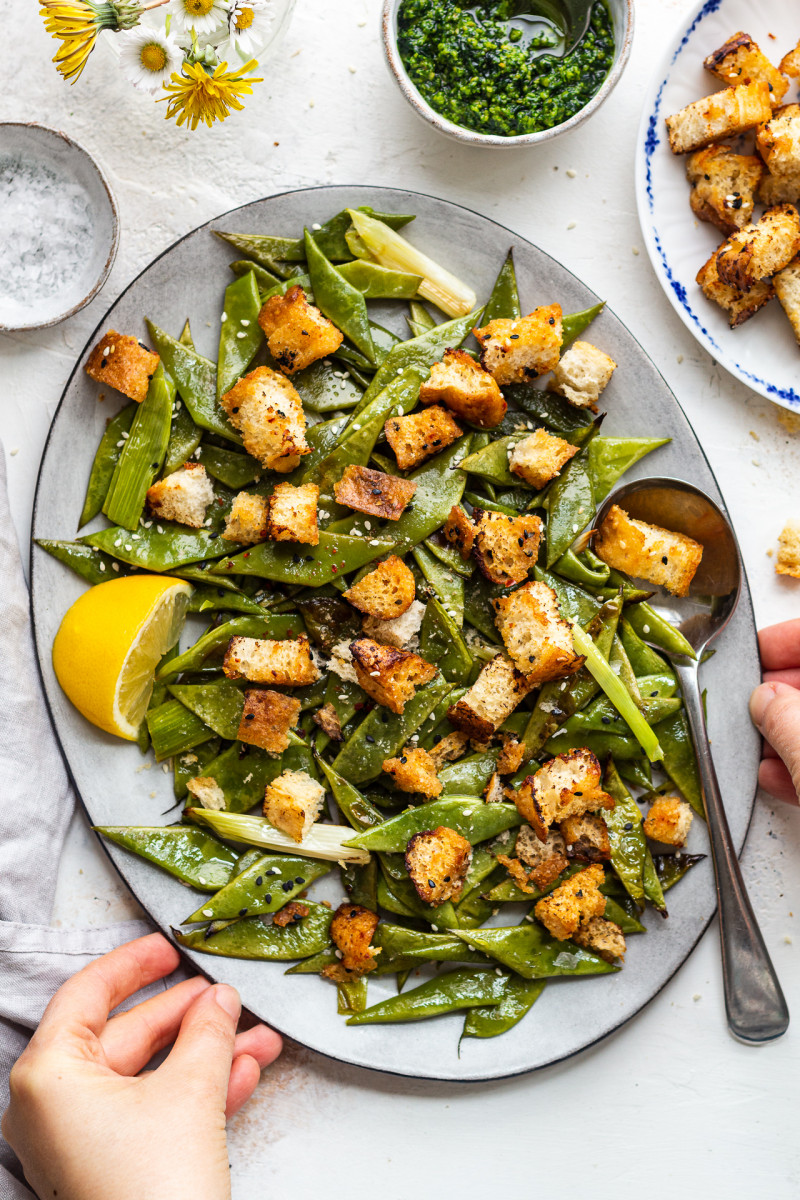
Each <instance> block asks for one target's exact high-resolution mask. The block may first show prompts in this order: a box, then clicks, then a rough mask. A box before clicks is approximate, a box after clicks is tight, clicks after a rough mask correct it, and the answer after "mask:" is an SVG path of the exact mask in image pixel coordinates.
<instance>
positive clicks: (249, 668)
mask: <svg viewBox="0 0 800 1200" xmlns="http://www.w3.org/2000/svg"><path fill="white" fill-rule="evenodd" d="M222 669H223V671H224V672H225V674H226V675H227V677H228V679H249V680H250V681H251V682H252V683H270V684H273V685H274V686H275V687H304V686H305V685H306V684H307V683H316V681H317V680H318V679H319V671H318V670H317V668H316V666H315V665H314V660H313V658H312V657H311V647H310V646H309V642H308V638H307V637H305V636H301V637H298V638H286V639H285V640H284V641H280V642H277V641H272V640H271V639H270V638H249V637H232V638H231V640H230V641H229V642H228V649H227V650H226V651H225V659H224V662H223V664H222Z"/></svg>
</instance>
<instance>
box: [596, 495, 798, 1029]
mask: <svg viewBox="0 0 800 1200" xmlns="http://www.w3.org/2000/svg"><path fill="white" fill-rule="evenodd" d="M612 504H618V505H619V506H620V507H621V508H623V509H624V510H625V512H627V513H628V515H629V516H631V517H634V518H636V519H638V520H642V521H647V522H648V523H650V524H653V525H660V526H662V527H663V528H665V529H670V530H674V531H675V532H676V533H685V534H687V535H688V536H689V537H692V538H694V539H695V541H697V542H700V544H701V545H702V546H703V558H702V561H701V563H700V566H699V568H698V570H697V574H696V575H695V577H694V580H693V581H692V584H691V587H690V589H689V595H688V596H686V597H682V598H681V597H677V596H672V595H669V594H668V593H666V592H664V591H663V589H659V592H658V595H657V596H655V597H654V598H653V600H652V601H651V604H652V605H653V607H654V608H655V609H656V611H657V612H658V613H659V614H661V615H662V616H664V617H666V618H667V620H669V621H671V622H672V623H673V624H674V625H676V626H677V627H678V629H679V630H680V631H681V633H682V634H683V636H684V637H685V638H686V639H687V641H688V642H689V643H690V645H691V646H692V649H693V650H694V651H695V653H696V655H697V657H696V658H695V659H689V658H687V657H686V656H685V655H676V654H669V655H668V657H669V659H670V661H671V662H672V664H673V666H674V668H675V671H676V673H677V675H678V678H679V680H680V684H681V690H682V692H683V702H684V705H685V706H686V715H687V717H688V720H689V727H690V728H691V731H692V738H693V740H694V745H695V750H696V752H697V762H698V766H699V769H700V780H701V783H702V788H703V800H704V803H705V809H706V817H707V820H708V834H709V839H710V842H711V856H712V859H713V862H714V877H715V881H716V891H717V900H718V903H719V928H720V941H721V944H722V977H723V982H724V987H725V1008H726V1011H727V1016H728V1025H729V1026H730V1030H731V1033H732V1034H733V1035H734V1037H736V1038H738V1039H739V1040H740V1041H742V1042H747V1043H749V1044H751V1045H758V1044H759V1043H761V1042H769V1041H772V1040H773V1039H774V1038H778V1037H780V1036H781V1034H783V1033H785V1032H786V1029H787V1027H788V1025H789V1010H788V1008H787V1005H786V1001H785V999H784V997H783V992H782V991H781V986H780V983H779V982H778V977H777V975H776V973H775V968H774V967H773V965H772V962H771V961H770V957H769V954H768V953H767V948H766V946H765V945H764V939H763V938H762V936H761V931H760V929H759V928H758V922H757V921H756V918H755V914H754V913H753V909H752V907H751V904H750V900H749V899H748V896H747V890H746V888H745V885H744V880H743V879H742V873H741V871H740V869H739V863H738V861H737V858H736V853H735V851H734V848H733V842H732V840H731V833H730V829H729V827H728V819H727V817H726V815H725V808H724V806H723V803H722V796H721V795H720V790H719V783H718V782H717V775H716V771H715V770H714V762H713V760H712V757H711V748H710V746H709V742H708V731H707V729H706V718H705V713H704V711H703V702H702V698H701V693H700V684H699V681H698V671H699V666H700V661H701V659H702V656H703V652H704V651H705V649H706V647H707V646H708V644H709V643H710V642H711V641H712V639H713V638H715V637H716V636H717V634H718V633H720V632H721V631H722V630H723V629H724V628H725V626H726V625H727V624H728V622H729V621H730V619H731V617H732V616H733V613H734V610H735V608H736V605H737V602H738V600H739V594H740V592H741V588H742V566H741V560H740V558H739V549H738V546H737V544H736V538H735V537H734V534H733V530H732V529H731V526H730V524H729V522H728V519H727V517H726V516H725V515H724V513H722V512H721V511H720V509H719V508H718V507H717V505H716V504H715V503H714V502H713V500H711V499H710V498H709V497H708V496H707V495H706V494H705V493H704V492H701V491H700V489H699V488H696V487H694V486H693V485H692V484H690V483H684V482H683V481H682V480H680V479H639V480H636V481H635V482H634V483H629V484H627V485H626V486H624V487H621V488H619V489H618V490H617V491H616V492H614V493H613V495H611V496H609V497H608V499H607V500H606V501H605V503H604V504H603V506H602V507H601V509H600V511H599V513H598V515H597V522H596V523H597V524H598V525H599V524H600V523H601V522H602V520H603V519H604V517H605V516H606V514H607V513H608V510H609V508H610V507H611V505H612ZM648 586H652V585H648ZM657 649H658V650H659V653H661V654H664V653H665V651H664V650H663V648H661V647H657ZM742 702H743V703H744V699H743V700H742Z"/></svg>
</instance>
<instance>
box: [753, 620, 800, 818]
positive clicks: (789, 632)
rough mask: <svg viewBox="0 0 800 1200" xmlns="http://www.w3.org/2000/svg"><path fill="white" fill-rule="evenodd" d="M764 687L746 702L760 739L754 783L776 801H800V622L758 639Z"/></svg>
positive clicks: (766, 632) (766, 631)
mask: <svg viewBox="0 0 800 1200" xmlns="http://www.w3.org/2000/svg"><path fill="white" fill-rule="evenodd" d="M758 646H759V650H760V651H761V663H762V666H763V668H764V682H763V683H762V684H760V685H759V687H757V688H756V689H755V691H754V692H753V694H752V696H751V697H750V716H751V717H752V719H753V724H754V725H755V726H756V728H757V729H758V730H759V732H760V733H762V734H763V736H764V757H763V759H762V762H761V766H760V767H759V771H758V782H759V784H760V785H761V787H763V788H764V790H765V791H766V792H769V793H770V795H771V796H774V797H775V798H776V799H777V800H785V801H786V802H787V803H789V804H797V803H798V796H800V620H794V621H783V622H782V623H781V624H780V625H770V626H768V627H767V628H766V629H762V630H761V632H760V633H759V635H758Z"/></svg>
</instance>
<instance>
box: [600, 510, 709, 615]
mask: <svg viewBox="0 0 800 1200" xmlns="http://www.w3.org/2000/svg"><path fill="white" fill-rule="evenodd" d="M594 552H595V554H596V555H597V556H598V558H602V560H603V562H605V563H608V565H609V566H610V567H614V568H615V569H616V570H617V571H623V572H625V574H627V575H633V576H634V577H635V578H637V579H646V580H648V582H649V583H654V584H656V585H657V586H658V587H664V588H666V589H667V591H668V592H672V594H673V595H674V596H685V595H686V594H687V592H688V591H689V586H690V584H691V582H692V580H693V579H694V576H695V572H696V571H697V568H698V567H699V566H700V560H701V558H702V557H703V547H702V546H701V545H700V543H699V542H696V541H694V539H693V538H690V537H687V536H686V534H685V533H673V532H672V531H671V530H669V529H662V528H661V526H660V525H648V524H647V522H646V521H637V520H635V519H634V518H633V517H629V516H628V514H627V513H626V512H625V510H624V509H622V508H620V507H619V505H618V504H612V506H611V508H610V509H609V511H608V513H607V515H606V516H605V518H604V520H603V523H602V525H601V526H600V528H599V529H598V531H597V533H596V534H595V537H594Z"/></svg>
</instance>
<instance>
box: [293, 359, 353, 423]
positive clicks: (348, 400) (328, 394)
mask: <svg viewBox="0 0 800 1200" xmlns="http://www.w3.org/2000/svg"><path fill="white" fill-rule="evenodd" d="M292 383H293V384H294V386H295V388H296V389H297V391H298V392H299V393H300V398H301V400H302V401H303V408H305V409H306V410H307V411H309V412H315V413H328V412H335V411H338V410H339V409H347V408H353V407H354V406H355V405H356V404H358V402H359V400H360V399H361V397H362V395H363V394H364V393H363V391H362V389H361V388H360V387H359V386H358V384H357V383H354V382H353V378H352V376H351V374H350V372H349V371H341V370H338V369H337V368H336V367H335V366H334V364H333V363H332V362H331V361H330V360H329V359H321V360H320V361H319V362H315V363H312V364H311V366H310V367H306V368H305V370H303V371H298V372H297V374H296V375H295V376H294V377H293V379H292Z"/></svg>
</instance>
